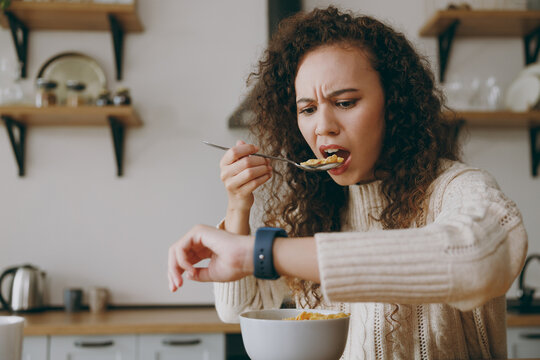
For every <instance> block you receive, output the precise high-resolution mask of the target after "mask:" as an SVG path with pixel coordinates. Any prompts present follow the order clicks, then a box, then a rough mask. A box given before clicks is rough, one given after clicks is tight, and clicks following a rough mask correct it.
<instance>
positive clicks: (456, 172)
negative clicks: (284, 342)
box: [214, 161, 527, 360]
mask: <svg viewBox="0 0 540 360" xmlns="http://www.w3.org/2000/svg"><path fill="white" fill-rule="evenodd" d="M443 169H444V171H442V173H441V175H440V176H439V177H438V178H437V180H436V181H435V182H434V183H433V184H432V186H431V188H430V189H431V190H432V191H431V195H430V199H429V206H428V209H427V211H426V215H425V218H423V219H420V220H419V221H418V226H414V227H413V228H410V229H405V230H381V224H380V223H379V222H377V221H376V220H374V219H375V218H377V217H378V215H379V214H380V211H381V209H382V208H383V207H384V200H383V198H382V197H381V195H380V190H379V189H380V182H373V183H369V184H364V185H353V186H350V187H349V206H348V212H347V216H346V218H345V221H344V224H343V227H342V228H343V232H339V233H319V234H316V235H315V240H316V244H317V253H318V260H319V268H320V274H321V289H322V292H323V295H324V299H325V303H324V304H321V306H320V308H326V309H339V310H342V311H345V312H349V313H350V314H351V322H350V331H349V336H348V339H347V347H346V349H345V352H344V354H343V357H342V359H347V360H349V359H351V360H352V359H505V358H506V356H507V355H506V304H505V296H504V295H505V293H506V291H507V290H508V289H509V287H510V285H511V284H512V282H513V280H514V279H515V278H516V276H517V275H518V274H519V271H520V270H521V268H522V266H523V262H524V259H525V256H526V252H527V236H526V233H525V229H524V227H523V223H522V220H521V216H520V214H519V211H518V209H517V208H516V206H515V204H514V203H513V202H512V201H510V200H509V199H508V198H506V197H505V195H504V194H503V193H502V192H501V191H500V190H499V187H498V185H497V183H496V182H495V180H494V179H493V178H492V177H491V176H490V175H489V174H487V173H486V172H484V171H481V170H478V169H473V168H471V167H468V166H466V165H464V164H461V163H458V162H450V161H446V162H444V165H443ZM422 225H425V226H422ZM214 290H215V300H216V309H217V312H218V314H219V316H220V317H221V319H222V320H223V321H225V322H238V314H240V313H241V312H243V311H245V310H248V309H261V308H278V307H279V306H280V305H281V303H282V301H283V298H284V296H286V294H287V293H288V289H287V287H286V285H285V283H284V280H283V279H279V280H275V281H270V280H257V279H255V278H254V277H247V278H244V279H242V280H239V281H235V282H229V283H215V284H214ZM301 303H302V299H298V300H297V306H300V304H301ZM276 360H277V359H276Z"/></svg>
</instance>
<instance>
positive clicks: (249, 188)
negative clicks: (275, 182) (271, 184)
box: [238, 173, 272, 194]
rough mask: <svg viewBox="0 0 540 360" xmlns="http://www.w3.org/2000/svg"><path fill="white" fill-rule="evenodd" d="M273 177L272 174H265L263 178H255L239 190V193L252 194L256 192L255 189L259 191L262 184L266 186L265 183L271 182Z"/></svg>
mask: <svg viewBox="0 0 540 360" xmlns="http://www.w3.org/2000/svg"><path fill="white" fill-rule="evenodd" d="M271 177H272V174H271V173H268V174H264V175H262V176H259V177H258V178H255V179H253V180H251V181H249V182H247V183H245V184H244V185H243V186H241V187H240V188H238V192H240V193H243V194H244V193H252V192H253V191H255V189H257V188H258V187H259V186H261V185H262V184H264V183H265V182H267V181H268V180H270V178H271Z"/></svg>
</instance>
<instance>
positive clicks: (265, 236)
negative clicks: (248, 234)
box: [253, 227, 287, 280]
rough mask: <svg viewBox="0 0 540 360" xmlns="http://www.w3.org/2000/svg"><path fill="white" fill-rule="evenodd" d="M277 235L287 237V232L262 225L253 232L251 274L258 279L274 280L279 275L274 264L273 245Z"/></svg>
mask: <svg viewBox="0 0 540 360" xmlns="http://www.w3.org/2000/svg"><path fill="white" fill-rule="evenodd" d="M277 237H287V233H286V232H285V230H283V229H280V228H274V227H262V228H259V229H257V232H256V233H255V244H254V246H253V275H254V276H255V277H256V278H258V279H266V280H276V279H279V277H280V275H279V274H278V272H277V271H276V268H275V266H274V252H273V251H274V250H273V247H274V240H275V239H276V238H277Z"/></svg>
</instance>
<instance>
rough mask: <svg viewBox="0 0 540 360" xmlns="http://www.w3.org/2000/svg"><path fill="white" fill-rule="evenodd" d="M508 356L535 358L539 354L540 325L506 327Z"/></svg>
mask: <svg viewBox="0 0 540 360" xmlns="http://www.w3.org/2000/svg"><path fill="white" fill-rule="evenodd" d="M507 334H508V357H509V358H516V359H520V358H536V357H538V354H540V327H522V328H508V332H507Z"/></svg>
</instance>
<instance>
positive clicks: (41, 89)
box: [36, 78, 58, 107]
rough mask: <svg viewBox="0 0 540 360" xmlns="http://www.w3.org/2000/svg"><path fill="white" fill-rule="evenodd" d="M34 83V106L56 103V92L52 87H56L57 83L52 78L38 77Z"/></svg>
mask: <svg viewBox="0 0 540 360" xmlns="http://www.w3.org/2000/svg"><path fill="white" fill-rule="evenodd" d="M36 85H37V93H36V106H37V107H45V106H52V105H56V93H55V91H54V89H56V87H57V86H58V83H57V82H56V81H54V80H49V79H45V78H39V79H37V81H36Z"/></svg>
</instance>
